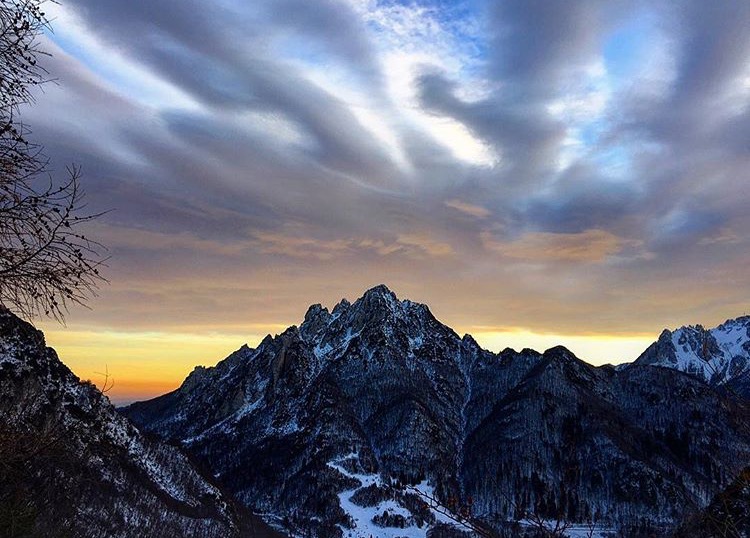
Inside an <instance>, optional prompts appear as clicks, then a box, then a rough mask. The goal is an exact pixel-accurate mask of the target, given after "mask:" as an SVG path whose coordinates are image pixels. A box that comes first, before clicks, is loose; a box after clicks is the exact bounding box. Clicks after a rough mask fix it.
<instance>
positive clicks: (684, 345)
mask: <svg viewBox="0 0 750 538" xmlns="http://www.w3.org/2000/svg"><path fill="white" fill-rule="evenodd" d="M635 364H637V365H651V366H661V367H664V368H673V369H676V370H680V371H682V372H686V373H688V374H691V375H694V376H696V377H698V378H700V379H702V380H704V381H706V382H707V383H711V384H713V385H726V384H730V385H731V384H733V383H736V384H737V385H738V386H744V385H745V384H747V385H748V386H750V383H747V382H748V378H750V316H742V317H739V318H737V319H730V320H727V321H725V322H724V323H722V324H721V325H719V326H718V327H715V328H713V329H705V328H703V326H701V325H690V326H686V327H681V328H680V329H677V330H676V331H674V332H671V331H669V330H665V331H664V332H662V333H661V335H660V336H659V339H658V340H657V341H656V342H654V343H653V344H652V345H651V346H649V348H648V349H646V351H644V352H643V354H642V355H641V356H640V357H638V359H636V361H635Z"/></svg>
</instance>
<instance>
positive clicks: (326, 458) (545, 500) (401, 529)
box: [122, 286, 750, 538]
mask: <svg viewBox="0 0 750 538" xmlns="http://www.w3.org/2000/svg"><path fill="white" fill-rule="evenodd" d="M743 323H744V322H743V321H742V320H739V321H738V322H737V324H736V325H735V326H733V327H732V331H731V336H732V337H733V338H735V344H737V345H734V347H732V348H731V350H736V349H745V350H746V351H747V349H748V347H745V348H743V347H742V345H743V344H742V342H739V344H738V342H737V339H741V330H740V329H736V326H739V325H742V324H743ZM742 326H745V325H742ZM722 334H723V333H722ZM715 338H716V337H715ZM704 340H708V337H706V338H704ZM718 340H720V341H717V349H719V350H722V349H723V350H725V351H726V350H727V349H728V348H726V346H725V344H726V343H727V340H726V339H724V340H721V338H719V339H718ZM745 341H747V340H745ZM669 342H672V339H671V333H670V337H669ZM669 342H667V338H666V337H663V338H662V339H660V343H657V344H655V345H654V346H652V348H649V350H648V351H647V352H646V353H644V357H643V358H642V359H641V360H639V361H637V362H636V363H634V364H633V365H629V366H626V367H618V368H612V367H598V368H597V367H593V366H591V365H589V364H587V363H585V362H583V361H581V360H579V359H578V358H576V357H575V356H574V355H573V354H572V353H571V352H570V351H568V350H567V349H565V348H563V347H556V348H553V349H550V350H548V351H546V352H545V353H537V352H535V351H531V350H523V351H521V352H516V351H513V350H510V349H508V350H505V351H503V352H501V353H499V354H495V353H491V352H489V351H486V350H483V349H481V348H480V347H479V346H478V345H477V343H476V342H475V341H474V340H473V339H472V338H471V337H470V336H468V335H467V336H464V337H463V338H461V337H459V336H458V335H457V334H456V333H455V332H454V331H453V330H451V329H450V328H449V327H447V326H445V325H443V324H442V323H440V322H439V321H437V320H436V319H435V317H434V316H433V315H432V314H431V312H430V310H429V309H428V308H427V307H426V306H425V305H421V304H417V303H413V302H411V301H408V300H405V301H401V300H399V299H398V298H397V297H396V295H395V294H394V293H393V292H391V291H390V290H389V289H388V288H387V287H385V286H378V287H376V288H373V289H371V290H369V291H367V292H366V293H365V294H364V295H363V296H362V297H361V298H360V299H358V300H357V301H355V302H354V303H349V302H348V301H346V300H343V301H341V302H340V303H339V304H337V305H336V306H335V307H334V308H333V309H332V310H331V311H329V310H328V309H327V308H324V307H322V306H321V305H313V306H311V307H310V308H309V310H308V311H307V313H306V315H305V317H304V322H303V323H302V324H301V325H300V326H299V327H296V326H293V327H290V328H289V329H287V330H286V331H284V332H283V333H282V334H280V335H277V336H274V337H272V336H268V337H266V338H265V339H264V340H263V341H262V342H261V343H260V345H259V346H258V347H257V348H255V349H251V348H248V347H247V346H244V347H242V348H240V349H239V350H237V351H236V352H235V353H233V354H232V355H230V356H229V357H227V358H226V359H225V360H224V361H222V362H220V363H219V364H218V365H216V366H215V367H212V368H202V367H198V368H196V369H195V370H194V371H193V372H192V373H191V374H190V375H189V376H188V378H187V379H186V380H185V382H184V383H183V385H182V386H181V387H180V388H179V389H178V390H176V391H174V392H172V393H169V394H166V395H164V396H161V397H159V398H156V399H154V400H150V401H147V402H140V403H136V404H133V405H131V406H129V407H127V408H124V409H123V410H122V412H123V413H124V414H125V415H126V416H128V417H130V418H131V419H132V420H133V421H134V422H135V423H136V424H138V425H139V426H140V427H141V428H143V429H144V430H145V431H148V432H150V433H152V434H154V435H156V436H158V437H159V438H161V439H163V440H169V441H171V442H175V443H177V444H179V445H180V446H182V447H184V448H185V449H186V450H188V451H189V452H190V453H191V454H192V455H193V457H195V458H196V459H197V460H198V461H199V462H200V464H201V465H202V466H204V467H205V468H207V469H209V470H210V472H211V474H212V475H213V476H215V477H216V479H217V480H218V481H219V482H220V483H221V484H222V486H223V487H225V488H226V489H227V490H228V491H229V492H231V493H232V494H233V495H234V496H235V498H236V499H237V500H239V501H240V502H241V503H243V504H244V505H245V506H247V507H248V508H250V509H252V510H253V511H255V512H258V513H263V514H265V517H266V518H267V520H268V521H271V522H273V523H275V524H277V525H280V526H283V527H284V528H286V529H290V530H294V531H296V532H298V533H300V534H301V535H302V536H316V537H325V538H330V537H340V536H345V537H349V536H351V537H355V536H364V537H365V538H367V537H368V536H369V535H372V536H388V537H396V536H405V537H424V536H430V537H438V536H464V535H465V534H464V533H463V531H462V530H461V529H459V528H454V529H453V530H450V531H449V530H448V529H449V527H448V526H446V525H445V518H444V517H443V516H439V515H438V514H437V513H436V512H435V511H432V510H430V509H429V508H426V507H425V506H424V504H423V503H421V502H419V501H420V498H422V499H423V498H424V496H425V495H428V494H430V495H436V496H437V497H438V498H439V499H441V501H442V503H443V504H445V505H447V506H455V504H454V500H457V502H458V503H460V504H464V505H466V506H467V507H468V508H467V509H468V510H470V512H471V514H472V516H473V517H474V518H476V519H478V520H481V521H483V522H484V523H486V524H488V525H491V526H492V527H494V529H495V530H496V532H497V533H498V534H502V533H505V534H506V535H508V536H519V535H520V533H522V532H523V529H524V528H525V527H526V526H527V525H528V522H529V517H530V516H533V517H535V518H538V519H544V520H548V521H557V520H561V521H566V522H571V523H574V524H576V525H578V526H579V528H588V527H591V526H594V527H596V528H598V529H606V530H622V532H624V535H626V536H640V535H642V536H649V535H651V534H652V533H653V534H662V535H664V534H668V533H669V532H671V529H673V528H675V526H676V525H678V524H679V523H681V522H682V521H684V520H685V518H687V517H688V516H691V515H693V514H696V513H698V512H699V511H700V510H702V509H703V508H704V507H706V506H707V505H708V504H709V503H710V502H711V500H712V499H713V498H714V497H715V496H716V495H717V494H718V493H719V492H721V491H722V490H723V489H724V488H726V487H727V486H728V485H729V484H730V483H731V482H732V480H734V479H735V478H736V477H737V476H738V474H739V473H740V471H741V470H742V468H743V467H744V466H745V465H746V464H747V463H748V462H750V429H748V428H747V427H746V422H745V419H746V417H747V413H746V411H744V410H743V409H742V408H741V407H740V406H738V405H736V402H735V401H734V400H732V399H731V398H730V399H728V398H727V397H726V395H727V391H726V390H724V389H725V388H726V387H725V385H726V383H727V382H728V381H729V379H730V378H731V379H732V380H733V382H739V381H741V379H742V372H743V371H744V370H743V369H742V368H740V367H739V366H736V365H738V364H740V362H741V359H736V360H735V359H734V357H729V359H728V360H729V362H730V366H729V367H728V369H726V372H729V373H731V374H732V375H729V376H727V375H724V376H723V377H722V378H721V379H719V378H716V379H714V378H710V379H707V378H706V376H704V375H691V374H696V373H697V369H695V368H693V370H692V371H690V370H689V367H688V366H685V365H687V364H688V362H689V361H680V360H678V359H675V360H672V355H670V353H672V354H673V355H674V357H678V358H679V356H680V353H684V354H687V353H688V351H689V349H688V348H689V346H688V345H687V344H685V346H684V347H685V349H684V350H683V345H682V344H681V343H680V342H681V340H680V337H679V336H678V337H677V338H676V339H675V340H674V345H673V346H672V348H670V346H669V345H667V344H668V343H669ZM686 342H687V340H686ZM691 345H692V344H691ZM696 345H698V346H699V349H700V350H703V349H705V348H706V346H704V345H703V344H696ZM722 346H725V347H722ZM691 349H692V348H691ZM670 350H672V351H670ZM732 352H734V351H732ZM721 356H722V357H723V359H722V360H724V358H725V357H726V354H722V355H721ZM712 357H718V355H717V354H713V355H712ZM744 357H745V361H747V354H745V355H744ZM733 360H734V363H733V364H734V365H735V366H732V361H733ZM690 364H692V363H690ZM722 364H723V363H722ZM654 366H660V367H654ZM680 370H685V371H690V373H684V372H683V371H680ZM703 371H704V370H701V372H703ZM738 380H739V381H738ZM394 480H397V481H398V482H400V483H406V484H411V485H413V486H414V487H415V488H416V489H413V490H409V491H411V492H412V493H413V494H409V495H397V494H395V493H394V492H393V491H392V490H391V489H389V488H388V487H386V486H387V484H389V483H391V482H392V481H394ZM419 492H421V493H419Z"/></svg>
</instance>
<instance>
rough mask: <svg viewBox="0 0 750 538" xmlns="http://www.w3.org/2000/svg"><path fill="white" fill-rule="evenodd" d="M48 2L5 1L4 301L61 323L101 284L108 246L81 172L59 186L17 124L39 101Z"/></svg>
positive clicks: (0, 208)
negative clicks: (92, 230) (87, 225)
mask: <svg viewBox="0 0 750 538" xmlns="http://www.w3.org/2000/svg"><path fill="white" fill-rule="evenodd" d="M44 3H45V1H44V0H0V303H3V304H5V305H6V306H8V307H9V308H11V309H14V310H16V311H17V312H19V313H21V314H23V315H25V316H34V315H38V314H44V315H47V316H52V317H55V318H57V319H60V318H61V317H62V316H63V314H64V313H65V311H66V309H67V307H68V305H69V304H70V303H79V304H82V303H84V302H85V301H86V299H88V298H89V297H90V296H91V295H92V294H94V292H95V290H96V287H97V285H98V284H99V283H100V282H101V281H102V280H103V279H102V277H101V276H100V274H99V267H100V265H101V264H102V262H103V260H102V257H101V252H102V251H103V248H102V247H101V245H99V244H98V243H96V242H93V241H91V240H89V239H88V238H87V237H86V236H85V235H84V234H83V233H82V231H81V226H80V225H81V224H82V223H84V222H87V221H89V220H91V219H93V218H96V217H97V216H99V215H98V214H93V215H91V214H88V215H87V214H82V211H83V210H84V207H85V205H84V203H83V191H82V190H81V188H80V185H79V179H80V169H79V168H78V167H69V168H68V170H67V171H68V175H67V178H66V179H65V180H63V181H61V182H57V181H55V180H54V179H53V178H52V176H51V175H50V174H49V172H48V160H47V158H46V157H45V156H44V154H43V153H42V148H41V146H39V145H37V144H34V143H32V142H30V141H29V139H28V135H29V130H28V128H27V127H26V126H25V125H24V124H23V123H22V122H21V121H20V119H19V109H20V107H21V106H22V105H27V104H30V103H32V102H33V94H32V89H33V88H34V87H35V86H38V85H40V84H43V83H44V82H45V81H46V80H47V79H46V71H45V70H44V68H43V67H41V66H40V65H39V62H38V60H39V57H40V56H44V55H46V53H45V52H44V51H42V50H40V49H39V44H38V38H39V36H40V34H41V33H42V31H43V30H44V29H45V28H46V27H47V25H48V21H47V18H46V16H45V14H44V12H43V11H42V7H43V4H44Z"/></svg>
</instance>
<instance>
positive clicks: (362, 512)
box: [328, 453, 453, 538]
mask: <svg viewBox="0 0 750 538" xmlns="http://www.w3.org/2000/svg"><path fill="white" fill-rule="evenodd" d="M357 458H358V456H357V454H356V453H352V454H348V455H346V456H344V457H342V458H339V459H337V460H336V461H334V462H329V463H328V466H329V467H331V468H333V469H336V470H337V471H338V472H340V473H341V474H343V475H344V476H347V477H349V478H354V479H356V480H357V481H359V482H360V485H359V486H357V487H356V488H354V489H349V490H346V491H342V492H341V493H339V503H340V505H341V508H342V509H343V510H344V511H345V512H346V513H347V514H349V516H350V517H351V518H352V521H353V522H354V525H355V526H354V528H353V529H346V528H344V527H341V530H342V531H343V532H344V538H370V537H373V538H374V537H377V538H426V537H427V530H428V529H429V525H428V524H425V525H424V526H423V527H421V528H420V527H418V526H416V525H412V526H410V527H405V528H403V529H402V528H394V527H380V526H378V525H376V524H375V523H373V518H374V517H375V516H377V515H382V514H383V512H384V511H387V512H389V513H391V514H400V515H402V516H404V517H405V518H409V517H410V516H411V513H410V512H409V511H408V510H407V509H406V508H404V507H403V506H401V505H400V504H398V502H396V501H395V500H390V499H389V500H385V501H381V502H380V503H378V504H377V505H376V506H369V507H362V506H358V505H356V504H354V503H353V502H352V501H351V497H352V495H354V493H355V492H356V491H357V490H359V489H360V488H365V487H368V486H371V485H379V486H382V485H384V483H383V481H382V480H381V478H380V475H378V474H359V473H352V472H350V471H348V470H347V469H345V468H344V467H343V466H342V465H341V464H342V463H343V462H344V461H346V460H348V459H357ZM416 488H417V489H419V490H420V491H422V492H424V493H427V494H429V495H432V494H433V490H432V487H431V486H429V485H428V484H427V483H426V482H423V483H421V484H419V485H417V486H416ZM433 514H434V515H435V517H436V519H437V520H438V521H440V522H444V523H451V524H453V521H451V520H450V518H448V517H447V516H444V515H442V514H439V513H437V512H435V511H433Z"/></svg>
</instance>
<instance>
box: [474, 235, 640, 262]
mask: <svg viewBox="0 0 750 538" xmlns="http://www.w3.org/2000/svg"><path fill="white" fill-rule="evenodd" d="M482 242H483V243H484V246H485V248H487V249H488V250H491V251H493V252H497V253H498V254H501V255H502V256H505V257H508V258H517V259H520V260H525V261H534V262H581V263H589V262H603V261H605V260H606V259H607V258H609V257H611V256H613V255H615V254H617V253H619V252H620V251H621V250H622V249H623V247H624V246H625V245H627V244H629V243H631V242H629V241H627V240H624V239H622V238H620V237H617V236H615V235H613V234H611V233H609V232H606V231H604V230H586V231H584V232H581V233H549V232H528V233H526V234H524V235H522V236H521V237H519V238H518V239H516V240H513V241H498V240H497V239H495V238H494V237H493V236H492V234H491V233H490V232H483V233H482Z"/></svg>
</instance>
